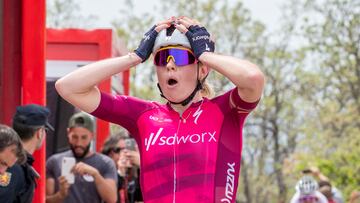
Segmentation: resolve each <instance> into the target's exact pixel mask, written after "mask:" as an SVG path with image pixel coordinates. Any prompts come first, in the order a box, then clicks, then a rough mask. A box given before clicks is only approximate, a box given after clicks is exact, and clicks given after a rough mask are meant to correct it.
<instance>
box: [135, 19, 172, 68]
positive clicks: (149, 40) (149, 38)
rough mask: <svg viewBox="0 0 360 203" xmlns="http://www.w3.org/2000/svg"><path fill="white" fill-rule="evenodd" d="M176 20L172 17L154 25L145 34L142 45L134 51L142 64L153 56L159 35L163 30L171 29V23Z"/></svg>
mask: <svg viewBox="0 0 360 203" xmlns="http://www.w3.org/2000/svg"><path fill="white" fill-rule="evenodd" d="M174 19H175V18H174V17H171V18H169V19H167V20H164V21H161V22H159V23H157V24H156V25H154V26H153V27H152V28H151V29H150V30H149V31H148V32H146V33H145V34H144V37H143V38H142V40H141V42H140V45H139V46H138V48H137V49H136V50H135V51H134V52H135V53H136V55H138V56H139V57H140V58H141V60H142V62H144V61H146V60H147V59H148V58H149V56H150V55H151V53H152V49H153V46H154V43H155V39H156V37H157V35H158V33H159V32H160V31H161V30H163V29H166V28H168V27H170V25H171V22H173V21H174Z"/></svg>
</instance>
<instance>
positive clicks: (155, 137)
mask: <svg viewBox="0 0 360 203" xmlns="http://www.w3.org/2000/svg"><path fill="white" fill-rule="evenodd" d="M163 130H164V128H159V130H158V131H157V132H156V134H154V133H151V134H150V136H149V138H145V146H146V151H149V149H150V146H154V145H158V146H163V145H169V146H170V145H174V144H181V143H183V144H186V143H192V144H197V143H206V142H207V143H210V142H217V141H216V138H215V135H216V131H214V132H202V133H194V134H188V135H182V136H177V135H176V134H174V135H171V136H166V135H165V136H160V134H161V132H162V131H163Z"/></svg>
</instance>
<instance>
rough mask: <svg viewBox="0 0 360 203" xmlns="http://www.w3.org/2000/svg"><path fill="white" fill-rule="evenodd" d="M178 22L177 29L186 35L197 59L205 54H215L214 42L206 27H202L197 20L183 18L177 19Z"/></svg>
mask: <svg viewBox="0 0 360 203" xmlns="http://www.w3.org/2000/svg"><path fill="white" fill-rule="evenodd" d="M177 22H178V24H176V25H175V27H176V28H177V29H178V30H180V31H181V32H182V33H185V35H186V37H187V38H188V39H189V42H190V45H191V48H192V49H193V51H194V54H195V57H196V58H197V59H199V57H200V56H201V54H202V53H204V52H214V50H215V43H214V41H213V40H212V39H211V37H210V34H209V32H208V31H207V30H206V29H205V27H203V26H202V25H200V23H199V22H198V21H197V20H194V19H191V18H188V17H185V16H182V17H180V18H178V19H177Z"/></svg>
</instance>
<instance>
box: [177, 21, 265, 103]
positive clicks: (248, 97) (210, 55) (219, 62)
mask: <svg viewBox="0 0 360 203" xmlns="http://www.w3.org/2000/svg"><path fill="white" fill-rule="evenodd" d="M178 22H179V24H178V25H176V28H177V29H179V30H180V31H181V32H183V33H185V34H186V36H187V37H188V39H189V41H190V44H191V47H192V49H193V50H194V52H195V55H196V57H197V58H198V59H199V61H201V63H203V64H204V65H206V66H207V67H209V68H212V69H214V70H216V71H217V72H219V73H221V74H222V75H224V76H225V77H227V78H228V79H229V80H230V81H231V82H233V83H234V84H235V85H236V86H237V88H238V92H239V95H240V97H241V99H243V100H245V101H246V102H255V101H258V100H259V99H260V96H261V94H262V91H263V87H264V83H265V78H264V74H263V73H262V72H261V70H260V69H259V68H258V67H257V66H256V65H255V64H253V63H251V62H249V61H246V60H242V59H238V58H235V57H232V56H224V55H220V54H216V53H214V42H213V40H212V39H211V37H210V34H209V33H208V32H207V30H206V29H205V28H204V27H203V26H201V25H200V24H199V22H197V21H196V20H193V19H190V18H188V17H181V18H180V19H178Z"/></svg>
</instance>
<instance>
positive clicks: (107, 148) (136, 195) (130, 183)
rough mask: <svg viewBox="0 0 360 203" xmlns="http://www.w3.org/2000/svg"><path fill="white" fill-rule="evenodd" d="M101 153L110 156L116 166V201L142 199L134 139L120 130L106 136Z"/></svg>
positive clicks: (125, 201)
mask: <svg viewBox="0 0 360 203" xmlns="http://www.w3.org/2000/svg"><path fill="white" fill-rule="evenodd" d="M126 143H128V145H126ZM127 146H128V147H127ZM102 153H103V154H105V155H107V156H109V157H110V158H112V159H113V160H114V163H116V166H117V170H118V185H117V187H118V202H119V203H133V202H140V201H143V199H142V194H141V189H140V181H139V174H140V171H139V166H140V153H139V151H138V149H137V146H136V143H135V141H133V140H132V139H131V138H128V136H127V135H126V133H125V131H122V133H119V134H115V135H111V136H109V137H108V139H107V140H106V141H105V143H104V146H103V149H102Z"/></svg>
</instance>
